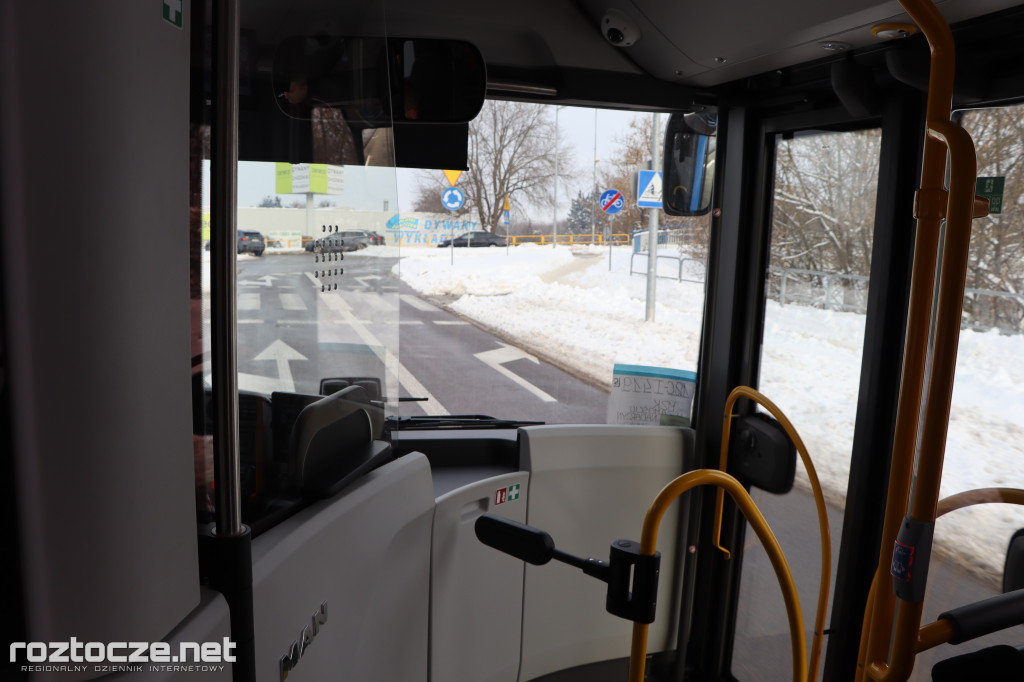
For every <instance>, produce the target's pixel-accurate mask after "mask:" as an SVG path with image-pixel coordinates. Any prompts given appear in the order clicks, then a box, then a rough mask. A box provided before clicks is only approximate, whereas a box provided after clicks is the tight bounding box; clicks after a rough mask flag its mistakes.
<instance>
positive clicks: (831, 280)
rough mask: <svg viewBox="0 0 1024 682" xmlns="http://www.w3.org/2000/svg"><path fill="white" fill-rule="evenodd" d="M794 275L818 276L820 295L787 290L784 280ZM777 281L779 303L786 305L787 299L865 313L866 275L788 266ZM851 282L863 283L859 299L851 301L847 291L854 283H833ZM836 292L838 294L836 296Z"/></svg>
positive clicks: (828, 308) (838, 309)
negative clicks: (820, 282)
mask: <svg viewBox="0 0 1024 682" xmlns="http://www.w3.org/2000/svg"><path fill="white" fill-rule="evenodd" d="M795 275H805V276H807V277H818V278H821V281H822V287H821V291H822V294H823V295H822V296H820V297H819V296H806V295H802V294H799V293H792V292H788V291H787V287H786V282H787V281H788V280H789V278H791V277H793V278H794V279H795V277H794V276H795ZM779 276H780V283H779V304H780V305H786V303H787V301H792V302H793V303H803V304H808V305H812V306H814V307H819V306H820V307H821V308H823V309H824V310H835V311H839V312H848V313H861V314H863V313H866V312H867V283H868V281H869V278H868V277H867V276H866V275H846V274H842V273H831V272H819V271H816V270H798V269H794V268H788V269H786V270H783V271H782V272H781V273H780V275H779ZM837 282H839V283H845V282H851V283H863V285H864V286H863V288H862V289H861V291H863V295H862V296H859V297H857V298H858V299H859V300H855V301H853V302H848V301H847V298H848V297H847V292H849V291H850V290H851V288H852V289H854V290H855V291H856V290H857V289H856V284H855V285H854V287H849V286H844V285H843V284H840V285H839V286H835V284H836V283H837ZM837 294H838V296H837Z"/></svg>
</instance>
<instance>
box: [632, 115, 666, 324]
mask: <svg viewBox="0 0 1024 682" xmlns="http://www.w3.org/2000/svg"><path fill="white" fill-rule="evenodd" d="M652 116H653V121H652V132H651V166H652V170H657V168H658V167H659V166H661V154H659V152H660V151H661V146H660V145H659V144H658V141H659V139H658V138H659V137H660V135H659V134H658V123H659V121H658V112H654V113H653V114H652ZM653 181H654V180H653V179H652V182H653ZM648 186H650V185H648ZM641 191H642V190H641ZM659 194H660V193H659ZM637 196H640V192H638V193H637ZM650 211H651V212H650V213H649V214H648V215H647V218H648V226H649V230H648V235H649V236H648V237H647V305H646V309H645V312H644V320H645V321H647V322H654V300H655V293H656V292H655V283H656V282H657V281H658V208H655V207H651V208H650Z"/></svg>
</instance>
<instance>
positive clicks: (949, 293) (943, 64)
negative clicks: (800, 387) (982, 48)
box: [856, 0, 977, 681]
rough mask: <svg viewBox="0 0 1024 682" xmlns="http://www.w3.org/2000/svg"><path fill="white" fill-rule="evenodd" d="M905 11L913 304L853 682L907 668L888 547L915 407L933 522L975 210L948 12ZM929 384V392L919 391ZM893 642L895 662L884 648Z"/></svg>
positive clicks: (907, 646) (906, 610) (906, 476)
mask: <svg viewBox="0 0 1024 682" xmlns="http://www.w3.org/2000/svg"><path fill="white" fill-rule="evenodd" d="M900 4H901V5H903V7H904V9H905V10H906V11H907V13H908V14H909V15H910V17H911V18H912V19H913V20H914V21H915V22H916V23H917V24H918V26H920V27H921V30H922V32H923V33H924V34H925V36H926V38H927V39H928V43H929V47H930V50H931V60H932V63H931V72H930V75H929V88H928V103H927V110H926V112H927V113H926V117H927V122H926V125H927V132H926V138H925V145H924V158H923V161H922V169H921V188H920V190H919V191H918V195H917V200H916V202H915V214H916V217H917V236H916V243H915V248H914V270H913V277H912V281H911V293H910V309H909V312H908V320H907V338H906V345H905V351H904V362H903V376H902V383H901V386H900V398H899V407H898V410H897V417H896V433H895V437H894V442H893V453H892V463H891V466H890V475H889V491H888V497H887V500H886V515H885V521H884V525H883V531H882V544H881V550H880V552H879V561H878V568H877V570H876V573H875V578H874V581H873V583H872V590H871V596H869V598H868V604H867V607H866V611H865V630H864V632H862V633H861V654H862V657H861V659H860V664H861V665H859V666H858V670H857V675H856V679H857V680H858V681H859V680H862V679H863V676H864V674H865V673H867V674H868V675H869V676H870V677H871V678H872V679H875V680H903V679H906V678H907V677H909V675H910V672H911V671H912V669H913V664H914V656H915V654H916V650H917V640H918V636H919V635H918V631H919V628H920V622H921V606H922V605H921V603H920V602H911V601H902V602H901V603H900V609H899V614H898V618H897V622H896V631H895V635H894V633H893V614H894V613H895V611H896V597H895V595H894V594H893V591H892V589H889V588H888V586H887V585H885V583H886V582H887V581H888V580H889V576H888V575H886V574H887V573H888V572H889V567H890V562H891V560H892V557H893V547H894V545H895V543H896V538H897V535H898V533H899V530H900V527H901V525H902V524H903V521H904V519H903V516H904V514H905V512H906V510H907V508H908V503H909V501H910V490H911V486H912V484H913V475H914V454H915V449H916V445H917V440H918V428H917V427H918V421H919V419H920V416H921V406H922V403H923V404H924V409H925V416H924V424H923V426H922V441H921V457H920V464H919V467H918V482H917V485H916V486H915V497H914V501H913V508H912V510H911V515H912V516H913V518H914V519H916V520H917V521H920V522H924V523H932V522H934V520H935V506H936V504H937V498H938V490H939V481H940V479H941V475H942V460H943V456H944V449H945V438H946V430H947V427H948V423H949V405H950V401H951V398H952V384H953V373H954V369H955V363H956V347H957V342H958V338H959V330H960V312H961V308H962V305H963V287H964V281H965V276H966V264H967V256H968V247H969V244H970V228H971V219H972V216H973V212H974V181H975V175H976V172H977V162H976V158H975V152H974V146H973V143H972V142H971V139H970V136H969V135H968V134H967V133H966V132H965V131H963V130H962V129H961V128H959V127H958V126H955V125H953V124H952V123H950V120H949V119H950V113H951V109H952V99H953V78H954V76H953V73H954V67H955V49H954V45H953V36H952V32H951V30H950V28H949V25H948V24H947V23H946V21H945V19H944V18H943V17H942V15H941V14H940V13H939V11H938V10H937V9H936V8H935V6H934V5H933V4H932V3H931V2H930V0H900ZM947 147H948V149H949V152H950V158H951V181H950V191H949V193H948V200H947V202H946V204H945V205H944V206H943V205H942V204H941V199H943V198H945V196H946V193H945V190H944V187H943V181H944V176H945V166H946V163H945V161H946V150H947ZM943 217H945V218H946V237H945V246H944V249H943V262H942V269H941V271H940V273H939V278H940V284H939V301H938V304H937V324H938V327H937V331H936V347H935V350H934V353H933V359H932V373H931V377H930V379H929V384H928V386H927V387H925V374H926V365H927V352H928V329H929V326H930V322H931V317H932V309H931V301H932V297H933V294H934V287H935V269H936V259H937V254H938V244H939V230H940V225H941V222H942V219H943ZM926 390H927V392H926ZM890 642H892V659H891V662H890V663H888V664H886V663H884V661H887V660H889V647H890Z"/></svg>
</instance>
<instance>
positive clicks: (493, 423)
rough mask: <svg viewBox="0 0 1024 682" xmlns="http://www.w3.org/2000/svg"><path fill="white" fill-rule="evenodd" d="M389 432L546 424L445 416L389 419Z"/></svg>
mask: <svg viewBox="0 0 1024 682" xmlns="http://www.w3.org/2000/svg"><path fill="white" fill-rule="evenodd" d="M385 423H386V426H387V428H388V429H389V430H395V431H401V430H403V429H515V428H519V427H520V426H537V425H539V424H544V422H538V421H527V420H523V419H497V418H496V417H490V416H488V415H486V414H450V415H443V416H422V417H388V418H387V420H386V422H385Z"/></svg>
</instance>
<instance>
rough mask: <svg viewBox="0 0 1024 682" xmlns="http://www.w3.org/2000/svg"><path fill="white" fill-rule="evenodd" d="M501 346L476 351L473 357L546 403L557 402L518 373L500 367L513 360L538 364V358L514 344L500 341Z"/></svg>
mask: <svg viewBox="0 0 1024 682" xmlns="http://www.w3.org/2000/svg"><path fill="white" fill-rule="evenodd" d="M501 345H502V347H501V348H495V349H494V350H488V351H484V352H483V353H476V354H475V355H474V356H473V357H475V358H477V359H478V360H480V361H481V362H483V363H484V364H485V365H488V366H489V367H493V368H494V369H496V370H497V371H498V372H500V373H501V374H504V375H505V376H507V377H508V378H509V379H511V380H512V381H514V382H516V383H517V384H519V385H520V386H522V387H523V388H525V389H526V390H527V391H529V392H530V393H532V394H534V395H535V396H537V397H538V398H540V399H541V400H543V401H544V402H546V403H554V402H558V401H557V400H555V399H554V398H552V397H551V396H550V395H549V394H547V393H545V392H544V391H542V390H541V389H539V388H537V387H536V386H534V385H533V384H531V383H530V382H529V381H527V380H526V379H524V378H522V377H521V376H519V375H518V374H515V373H513V372H511V371H510V370H508V369H506V368H504V367H502V365H503V364H504V363H506V362H512V361H513V360H529V361H530V362H533V363H535V364H540V360H538V359H537V358H535V357H533V356H532V355H530V354H529V353H527V352H525V351H523V350H520V349H519V348H516V347H514V346H510V345H508V344H507V343H502V344H501Z"/></svg>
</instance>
